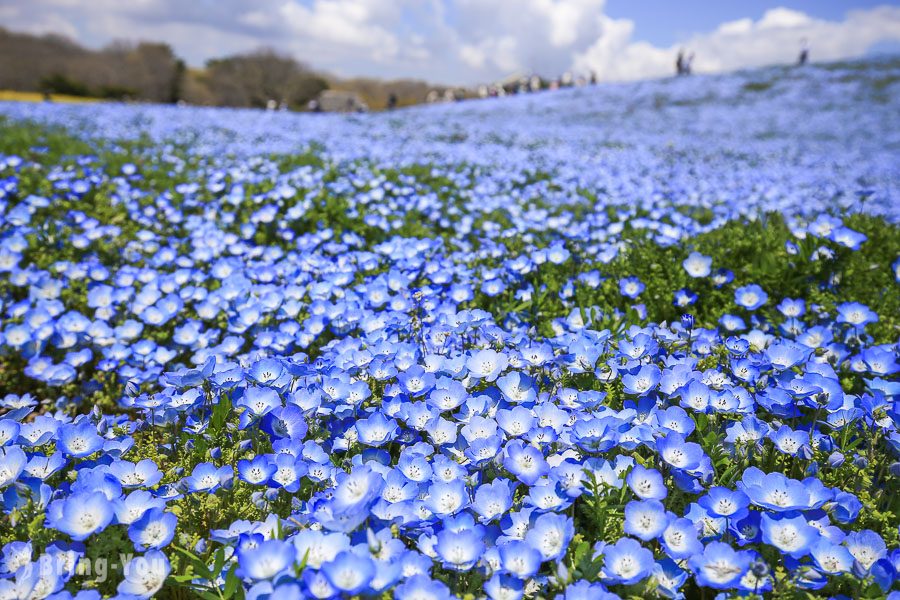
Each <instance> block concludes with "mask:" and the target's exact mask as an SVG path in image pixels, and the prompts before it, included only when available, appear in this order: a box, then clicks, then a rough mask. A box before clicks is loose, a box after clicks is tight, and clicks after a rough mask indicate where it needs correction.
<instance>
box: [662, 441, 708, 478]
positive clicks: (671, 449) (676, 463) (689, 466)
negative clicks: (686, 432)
mask: <svg viewBox="0 0 900 600" xmlns="http://www.w3.org/2000/svg"><path fill="white" fill-rule="evenodd" d="M656 450H657V452H659V455H660V457H661V458H662V459H663V460H664V461H665V462H666V463H667V464H669V465H671V466H672V467H675V468H676V469H682V470H685V471H691V470H694V469H697V468H698V467H700V462H701V461H702V460H703V458H704V456H705V454H704V453H703V449H702V448H701V447H700V445H699V444H696V443H694V442H687V441H685V439H684V436H682V435H681V434H680V433H670V434H668V435H666V437H664V438H660V439H658V440H657V441H656Z"/></svg>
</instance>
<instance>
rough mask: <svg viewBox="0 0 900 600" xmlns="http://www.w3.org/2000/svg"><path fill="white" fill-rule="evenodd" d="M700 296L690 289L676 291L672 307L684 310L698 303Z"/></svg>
mask: <svg viewBox="0 0 900 600" xmlns="http://www.w3.org/2000/svg"><path fill="white" fill-rule="evenodd" d="M698 299H699V296H697V294H695V293H694V292H692V291H691V290H689V289H688V288H681V289H680V290H676V291H675V296H674V298H673V299H672V305H673V306H677V307H679V308H684V307H686V306H691V305H693V304H694V303H696V302H697V300H698Z"/></svg>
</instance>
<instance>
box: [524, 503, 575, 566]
mask: <svg viewBox="0 0 900 600" xmlns="http://www.w3.org/2000/svg"><path fill="white" fill-rule="evenodd" d="M574 536H575V525H574V523H573V522H572V520H571V519H570V518H568V517H567V516H565V515H561V514H556V513H544V514H542V515H540V516H539V517H538V518H537V519H535V521H534V523H533V524H532V525H531V527H529V529H528V533H526V534H525V541H526V542H527V543H528V544H529V545H530V546H531V547H532V548H534V549H536V550H537V551H538V552H540V553H541V556H542V557H543V559H544V560H545V561H553V560H559V559H560V558H562V556H563V555H564V554H565V553H566V549H567V548H568V546H569V542H570V541H572V538H573V537H574Z"/></svg>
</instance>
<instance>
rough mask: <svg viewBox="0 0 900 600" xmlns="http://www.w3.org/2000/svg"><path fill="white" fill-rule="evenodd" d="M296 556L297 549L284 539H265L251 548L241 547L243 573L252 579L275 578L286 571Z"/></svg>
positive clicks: (239, 561) (238, 552) (238, 557)
mask: <svg viewBox="0 0 900 600" xmlns="http://www.w3.org/2000/svg"><path fill="white" fill-rule="evenodd" d="M295 558H296V549H295V548H294V546H292V545H291V544H289V543H287V542H285V541H282V540H264V541H262V542H260V543H259V544H257V545H255V546H253V547H250V548H243V549H242V548H239V549H238V551H237V559H238V565H239V566H240V571H241V574H242V575H243V576H244V577H246V578H248V579H251V580H255V581H258V580H262V579H273V578H275V577H276V576H277V575H279V574H281V573H284V572H286V571H287V570H288V569H289V568H290V567H291V566H292V565H293V564H294V560H295Z"/></svg>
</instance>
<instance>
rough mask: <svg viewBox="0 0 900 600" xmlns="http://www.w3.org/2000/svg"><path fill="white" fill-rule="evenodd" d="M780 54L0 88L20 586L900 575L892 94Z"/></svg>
mask: <svg viewBox="0 0 900 600" xmlns="http://www.w3.org/2000/svg"><path fill="white" fill-rule="evenodd" d="M864 66H865V64H864V63H863V64H862V65H858V66H855V67H854V66H849V67H845V68H844V71H838V73H839V74H842V75H844V76H845V77H849V76H850V75H853V73H854V71H853V69H863V67H864ZM871 68H874V69H876V71H877V72H878V73H883V72H885V71H884V70H885V69H887V71H886V72H887V73H888V74H893V75H892V76H895V77H896V68H893V69H888V67H885V66H883V65H876V66H875V67H871ZM845 71H846V72H845ZM762 73H764V74H765V73H769V72H762ZM769 75H770V76H771V73H769ZM759 76H760V75H759V74H742V75H735V76H727V77H721V78H717V79H708V80H704V79H701V78H698V79H694V80H691V81H687V80H678V81H672V82H663V83H660V82H657V83H644V84H633V85H629V86H620V87H611V88H610V89H608V90H606V91H605V92H602V93H601V92H600V91H596V90H594V89H592V90H590V91H589V90H574V91H570V92H560V93H558V94H556V95H553V96H547V97H546V98H545V99H534V98H529V99H521V100H496V101H493V100H492V101H484V102H481V103H477V104H472V105H460V106H455V107H429V108H426V109H417V110H415V111H410V112H409V113H404V114H403V116H402V117H401V116H398V115H367V116H365V117H340V118H337V117H335V118H332V117H330V116H306V117H300V116H290V115H271V114H261V113H253V112H240V111H230V112H220V111H209V110H203V109H185V108H160V107H133V106H132V107H124V106H106V105H97V106H89V107H78V108H65V109H63V108H60V107H33V106H19V105H6V106H2V107H0V111H2V112H3V113H5V114H7V115H10V117H11V119H12V121H18V120H21V119H26V118H30V119H38V120H42V121H45V123H44V124H43V125H41V127H51V126H52V124H57V125H59V124H62V125H66V126H67V127H69V128H70V131H74V132H78V137H79V139H75V138H71V139H70V138H66V139H65V140H64V141H63V142H60V141H59V140H56V139H54V138H53V137H52V136H53V135H62V134H59V133H58V132H56V133H52V132H55V131H56V130H53V129H46V130H44V129H40V128H38V126H37V125H34V124H32V125H31V126H30V127H31V128H32V129H34V130H40V131H46V132H51V133H46V134H45V135H44V137H41V138H40V139H35V140H32V141H31V142H28V143H26V144H24V145H23V146H22V147H20V148H18V149H10V148H7V149H6V151H5V152H4V154H2V155H0V309H2V317H0V349H2V356H0V379H2V381H0V390H2V391H3V393H4V394H5V395H4V396H3V397H2V398H0V493H2V511H3V515H2V516H0V543H2V546H0V599H2V598H34V599H40V598H47V597H50V598H58V599H63V598H70V597H73V596H77V597H78V598H97V597H100V595H101V594H102V595H116V596H117V597H119V598H135V597H139V598H148V597H151V596H154V595H156V594H163V593H166V592H171V591H172V590H175V589H177V588H182V589H184V588H186V589H189V590H192V591H194V592H196V593H198V594H199V593H205V594H207V597H209V594H212V597H236V596H245V597H248V598H259V599H264V598H273V599H274V598H292V597H310V598H321V599H326V598H334V597H342V596H343V597H348V596H354V595H358V596H363V597H380V596H382V595H384V594H388V595H389V596H392V597H396V598H400V599H401V600H403V599H409V600H412V599H418V598H434V599H440V598H451V597H454V596H456V595H459V596H463V595H466V594H471V595H474V596H476V597H488V598H491V599H492V600H499V599H517V598H522V597H534V598H536V597H544V598H546V597H551V598H552V597H555V598H560V599H563V600H577V599H582V598H585V599H591V600H594V599H604V598H617V597H625V596H628V595H632V596H643V597H664V598H682V597H686V596H687V597H692V596H694V595H697V594H699V593H700V589H701V588H704V589H709V590H710V594H711V595H712V594H718V593H722V594H726V595H742V596H753V595H768V594H770V593H772V594H782V595H785V596H788V595H789V594H790V593H791V592H793V591H796V592H798V593H802V592H807V591H809V592H819V593H823V594H826V593H827V594H845V595H848V596H858V597H861V596H863V595H874V596H878V595H888V594H893V595H895V596H896V595H900V592H897V591H893V592H892V590H895V589H898V587H900V546H898V529H897V528H898V525H900V520H898V517H900V499H898V498H900V496H898V492H900V486H898V481H900V462H898V457H900V381H898V373H900V363H898V344H897V330H896V327H897V318H898V314H892V311H894V310H896V308H897V295H898V291H900V285H898V281H900V257H898V255H900V247H898V246H897V245H893V246H891V244H896V242H897V240H898V239H900V237H898V236H897V235H896V234H895V233H892V234H891V235H893V237H889V238H886V239H888V242H887V247H885V245H884V244H881V245H880V246H879V247H877V248H874V249H872V246H873V243H872V242H871V241H870V235H874V234H878V235H882V234H881V233H879V232H880V231H882V230H883V231H886V232H896V227H897V226H896V221H897V218H898V207H897V205H896V204H893V203H892V202H891V197H890V193H891V190H892V189H894V190H896V186H897V184H898V182H900V171H898V168H897V163H896V161H895V160H893V161H892V159H896V155H895V154H894V155H892V154H891V152H890V149H891V148H893V149H894V151H895V150H896V148H897V144H898V142H900V139H898V130H897V129H896V128H895V129H894V130H893V131H882V130H881V124H879V123H878V121H877V115H879V114H880V115H881V117H882V118H885V119H889V122H891V123H892V124H896V122H897V117H896V115H897V114H900V110H898V109H900V106H898V101H897V98H898V97H900V94H894V95H893V96H892V97H890V98H889V99H888V100H886V101H885V104H884V106H882V105H879V104H877V103H874V101H873V100H872V99H871V98H864V99H863V100H860V99H858V98H852V97H849V96H848V95H846V94H844V93H843V91H844V90H843V88H842V87H841V85H840V84H839V83H837V82H838V81H844V80H840V79H839V78H838V77H837V76H836V75H834V73H832V72H831V71H825V70H822V71H815V70H811V71H809V72H808V73H807V74H805V75H804V76H803V77H799V78H795V79H796V80H795V81H792V80H789V79H785V81H780V80H779V82H778V84H777V85H776V86H775V87H776V88H777V89H776V90H775V91H772V92H771V93H769V94H767V95H766V96H765V98H767V99H765V100H764V99H762V98H755V99H754V98H752V95H753V94H754V93H755V92H752V91H749V92H748V91H747V89H751V90H752V89H754V88H752V87H751V88H747V87H746V85H747V83H748V82H752V81H751V80H752V78H753V77H759ZM832 79H834V81H835V83H834V85H835V88H834V89H832V90H831V91H830V92H828V91H827V90H828V88H827V87H824V86H825V85H826V84H827V83H828V82H830V81H832ZM858 85H859V87H860V88H861V89H866V88H865V86H864V85H863V83H859V84H858ZM704 86H706V87H704ZM742 86H743V87H742ZM895 86H896V84H895ZM710 89H712V90H713V93H714V94H718V96H717V98H718V100H716V99H712V100H710V99H709V98H708V97H707V96H708V95H709V93H710ZM810 89H818V90H820V91H821V90H825V91H822V93H830V94H832V95H831V96H829V98H831V103H830V104H829V105H828V111H831V112H834V113H836V114H839V115H841V116H842V119H841V120H840V121H833V120H828V119H826V118H822V119H821V120H819V119H815V118H810V119H805V120H801V119H800V115H801V114H802V111H804V110H805V107H806V104H805V103H806V102H808V101H809V100H808V94H807V92H809V90H810ZM776 92H777V93H776ZM589 93H593V94H596V97H592V96H588V95H587V94H589ZM859 93H860V94H862V93H863V92H861V91H860V92H859ZM661 94H670V95H671V97H672V98H673V100H672V102H673V104H672V105H671V106H659V102H658V100H657V99H658V97H659V96H660V95H661ZM704 94H706V95H704ZM747 94H750V95H751V99H747ZM736 97H737V98H743V100H742V101H741V102H743V104H741V102H735V101H734V98H736ZM820 97H821V96H820ZM624 98H631V102H632V103H633V106H632V109H631V110H632V112H633V113H634V114H633V115H632V119H633V120H632V121H631V125H629V124H628V122H625V123H623V122H619V123H616V124H615V126H616V128H618V129H616V133H615V137H611V136H612V135H613V134H612V131H613V130H612V129H611V125H609V124H607V123H605V121H604V120H603V119H601V118H600V117H598V116H597V115H596V111H597V110H599V107H602V106H603V102H604V101H611V100H614V99H624ZM539 102H543V104H541V105H538V106H535V105H534V104H535V103H539ZM583 102H586V103H587V108H584V107H583V106H582V103H583ZM731 104H737V106H730V107H729V105H731ZM763 110H771V111H772V121H773V122H772V123H769V124H768V125H766V127H774V128H775V133H772V134H771V135H770V136H762V135H761V133H762V132H763V131H762V130H761V129H759V127H758V126H757V125H753V126H750V125H749V123H750V122H751V121H752V120H753V119H754V118H756V117H755V116H756V115H758V114H760V112H761V111H763ZM566 111H571V112H572V113H573V114H577V113H578V112H579V111H584V112H585V113H590V114H592V115H594V117H593V120H588V122H587V124H585V123H580V124H571V126H570V125H566V124H563V125H560V124H559V123H556V124H548V123H545V122H544V120H545V118H546V116H547V115H548V114H556V115H565V114H567V112H566ZM591 111H594V112H591ZM872 114H875V115H876V116H875V117H873V116H871V115H872ZM494 117H497V120H496V121H495V120H494ZM667 119H675V120H676V121H677V123H676V124H675V125H673V126H672V128H671V129H669V130H666V129H665V127H664V123H665V121H666V120H667ZM730 120H735V121H739V122H747V123H748V127H750V131H751V134H748V136H749V137H748V138H747V140H749V139H751V138H753V137H754V136H755V135H757V134H759V137H758V138H756V139H755V141H754V142H748V143H746V144H743V142H744V141H747V140H740V139H734V137H733V136H734V130H733V129H731V128H730V125H731V124H732V123H731V121H730ZM847 121H853V125H854V126H855V129H853V130H852V131H851V130H850V129H849V128H848V129H847V130H846V131H845V130H843V129H841V128H842V127H848V123H847ZM522 124H526V125H527V128H525V129H520V126H521V125H522ZM779 127H791V128H801V130H800V131H796V132H794V134H793V135H792V136H790V137H789V136H787V135H786V134H784V133H783V130H782V129H778V128H779ZM178 128H180V129H181V131H176V129H178ZM802 128H805V129H802ZM876 129H877V130H878V133H877V135H874V131H875V130H876ZM866 130H869V131H870V132H872V133H873V135H864V132H865V131H866ZM691 131H693V132H694V133H697V134H698V135H706V136H708V137H705V138H704V139H703V141H702V144H701V143H699V141H698V140H697V139H695V138H692V137H691V135H690V133H691ZM834 131H837V132H838V133H837V134H833V133H832V137H827V136H825V135H823V134H824V132H834ZM754 132H755V133H754ZM859 132H863V133H859ZM139 133H143V134H146V135H145V136H144V137H141V136H139V135H137V134H139ZM294 133H296V137H292V134H294ZM263 134H265V135H271V140H269V141H268V142H267V141H266V139H265V138H262V137H261V136H262V135H263ZM713 134H715V135H713ZM842 134H846V135H843V136H842ZM669 135H680V136H682V137H678V138H676V139H675V143H674V144H673V143H668V142H666V141H665V140H666V138H667V136H669ZM491 136H494V138H495V139H494V140H493V141H491ZM518 136H521V137H518ZM567 136H568V137H567ZM629 136H631V137H629ZM890 136H893V138H891V137H890ZM148 140H150V142H149V143H148ZM622 140H624V142H623V141H622ZM32 142H33V143H32ZM78 144H81V145H78ZM267 144H269V145H267ZM619 144H621V147H619ZM742 144H743V145H742ZM704 145H705V146H706V147H705V148H704V147H702V146H704ZM845 146H846V147H845ZM500 148H502V152H500V151H499V149H500ZM13 150H15V151H13ZM741 153H743V154H741ZM723 165H730V167H729V168H728V169H725V170H723V169H722V166H723ZM862 186H865V187H862ZM894 193H896V192H895V191H894ZM895 200H896V199H895ZM849 208H853V211H854V212H855V213H862V214H861V215H860V214H857V215H854V216H848V215H847V214H845V213H846V211H847V210H848V209H849ZM771 211H778V214H779V218H780V219H782V220H781V221H780V222H779V223H772V222H770V221H769V220H770V219H773V218H774V217H773V216H772V215H771V214H770V213H771ZM857 217H858V218H857ZM854 219H856V220H854ZM866 219H869V220H866ZM856 223H859V225H857V224H856ZM872 223H875V224H876V227H877V229H876V230H873V231H874V233H873V231H868V230H867V231H868V232H867V233H864V232H863V231H862V230H863V229H864V228H866V227H869V226H870V225H871V224H872ZM729 227H732V228H734V229H731V230H729V229H728V228H729ZM722 231H731V232H732V233H731V234H727V235H724V236H723V235H722V234H721V232H722ZM741 231H744V232H745V233H744V235H745V236H746V240H749V241H748V242H747V243H748V244H749V249H741V247H739V246H738V244H739V243H740V240H736V239H733V237H734V233H733V232H741ZM885 235H886V234H885ZM716 236H719V237H716ZM753 236H758V237H753ZM758 244H765V246H764V247H762V246H759V245H758ZM763 250H764V252H763ZM741 252H743V254H741ZM767 252H768V254H766V253H767ZM867 252H871V253H876V252H877V254H867ZM884 256H888V257H889V259H888V260H887V261H883V260H882V261H881V262H876V263H875V264H872V261H873V260H881V257H884ZM873 257H878V258H877V259H876V258H873ZM858 280H862V281H864V282H865V287H866V289H867V292H866V293H867V294H869V295H867V296H866V297H865V302H864V301H863V300H864V298H861V297H857V296H856V295H855V293H854V292H855V290H857V289H859V288H857V287H851V286H852V285H853V282H855V281H858ZM119 552H127V553H128V554H127V560H123V561H122V563H121V564H119V565H118V572H117V573H115V574H114V576H113V577H111V578H110V579H108V580H107V579H105V578H104V577H98V573H97V572H96V570H94V571H92V569H91V564H92V561H96V560H98V559H99V558H103V557H105V556H108V555H110V554H111V553H119ZM116 558H118V555H116ZM82 588H83V591H79V590H82Z"/></svg>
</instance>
